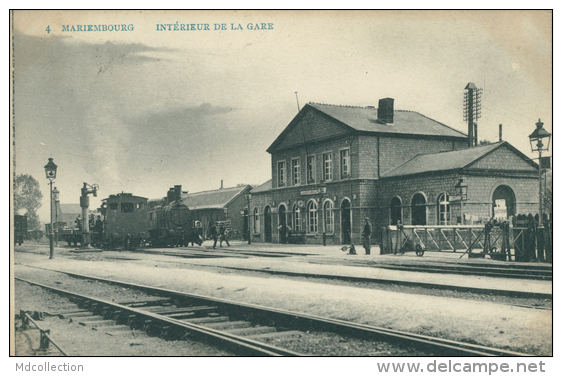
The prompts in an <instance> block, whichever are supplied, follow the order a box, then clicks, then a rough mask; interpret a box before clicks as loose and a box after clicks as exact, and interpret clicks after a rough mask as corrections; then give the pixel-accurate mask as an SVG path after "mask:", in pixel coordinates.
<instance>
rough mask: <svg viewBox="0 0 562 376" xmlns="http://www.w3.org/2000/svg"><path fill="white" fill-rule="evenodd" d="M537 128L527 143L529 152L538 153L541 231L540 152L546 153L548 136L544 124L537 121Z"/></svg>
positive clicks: (540, 226)
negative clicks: (529, 147)
mask: <svg viewBox="0 0 562 376" xmlns="http://www.w3.org/2000/svg"><path fill="white" fill-rule="evenodd" d="M535 125H536V126H537V128H536V129H535V130H534V131H533V133H531V134H530V135H529V142H530V143H531V150H532V151H538V152H539V227H538V228H539V229H540V230H541V231H542V229H544V227H543V223H542V170H541V159H542V152H543V151H548V148H549V147H550V137H551V136H552V134H550V133H549V132H548V131H546V130H545V129H544V128H543V127H542V126H543V125H544V123H543V122H542V121H541V119H539V121H538V122H537V123H536V124H535ZM543 139H546V147H545V145H544V143H543V141H542V140H543Z"/></svg>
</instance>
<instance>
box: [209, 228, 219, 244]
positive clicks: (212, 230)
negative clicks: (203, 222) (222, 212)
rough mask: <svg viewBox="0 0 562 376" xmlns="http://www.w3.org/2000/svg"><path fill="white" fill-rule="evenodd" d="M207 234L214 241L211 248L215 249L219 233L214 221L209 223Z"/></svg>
mask: <svg viewBox="0 0 562 376" xmlns="http://www.w3.org/2000/svg"><path fill="white" fill-rule="evenodd" d="M209 235H210V236H211V239H213V240H214V241H215V242H214V243H213V249H216V248H217V240H218V239H219V233H218V231H217V225H216V223H213V224H212V225H211V228H210V229H209Z"/></svg>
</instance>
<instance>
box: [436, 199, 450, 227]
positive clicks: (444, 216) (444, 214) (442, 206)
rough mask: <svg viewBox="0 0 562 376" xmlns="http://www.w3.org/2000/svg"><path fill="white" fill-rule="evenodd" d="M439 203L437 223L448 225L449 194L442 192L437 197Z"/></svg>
mask: <svg viewBox="0 0 562 376" xmlns="http://www.w3.org/2000/svg"><path fill="white" fill-rule="evenodd" d="M437 202H438V205H439V224H440V225H445V226H447V225H450V224H451V204H450V203H449V195H448V194H446V193H443V194H441V195H440V196H439V198H438V199H437Z"/></svg>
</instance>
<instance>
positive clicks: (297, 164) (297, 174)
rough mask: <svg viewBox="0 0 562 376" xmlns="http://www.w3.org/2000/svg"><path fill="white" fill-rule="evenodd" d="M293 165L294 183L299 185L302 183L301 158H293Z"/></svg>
mask: <svg viewBox="0 0 562 376" xmlns="http://www.w3.org/2000/svg"><path fill="white" fill-rule="evenodd" d="M292 165H293V166H292V170H293V185H299V184H300V183H301V160H300V159H293V161H292Z"/></svg>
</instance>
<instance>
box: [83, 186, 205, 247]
mask: <svg viewBox="0 0 562 376" xmlns="http://www.w3.org/2000/svg"><path fill="white" fill-rule="evenodd" d="M99 211H100V213H101V214H102V216H103V218H104V220H103V221H100V223H99V224H98V225H95V226H94V227H93V229H92V245H93V246H95V247H100V248H105V249H118V248H121V249H135V248H138V247H141V246H153V247H176V246H187V245H188V244H189V243H191V244H198V245H201V244H202V243H203V228H202V226H201V223H200V222H199V221H196V220H194V218H193V215H192V213H191V211H190V210H189V208H188V207H187V206H186V205H185V204H184V203H183V202H182V199H181V185H176V186H174V187H173V188H170V190H169V191H168V194H167V196H166V197H164V198H162V199H158V200H148V199H147V198H145V197H140V196H133V195H132V194H131V193H119V194H115V195H110V196H109V197H108V198H106V199H104V200H103V201H102V206H101V208H100V210H99ZM96 222H97V221H96ZM97 223H98V222H97Z"/></svg>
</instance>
